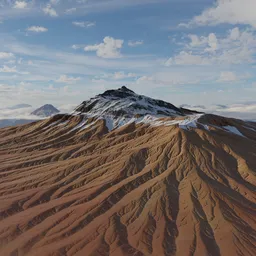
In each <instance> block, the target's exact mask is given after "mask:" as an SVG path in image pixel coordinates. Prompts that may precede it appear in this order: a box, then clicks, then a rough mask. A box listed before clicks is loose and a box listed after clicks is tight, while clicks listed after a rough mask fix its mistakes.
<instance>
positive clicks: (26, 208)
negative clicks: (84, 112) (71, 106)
mask: <svg viewBox="0 0 256 256" xmlns="http://www.w3.org/2000/svg"><path fill="white" fill-rule="evenodd" d="M60 119H61V122H62V125H57V124H56V120H57V121H58V120H60ZM80 122H82V117H81V116H62V115H58V116H55V117H53V118H51V119H48V120H44V121H40V122H37V123H33V124H29V125H24V126H19V127H12V128H5V129H1V130H0V163H1V165H0V211H1V213H0V216H1V221H0V255H3V256H7V255H12V256H20V255H26V256H31V255H36V256H47V255H81V256H85V255H86V256H92V255H93V256H98V255H99V256H100V255H101V256H105V255H111V256H122V255H125V256H126V255H127V256H128V255H134V256H135V255H136V256H141V255H155V256H164V255H166V256H167V255H168V256H169V255H177V256H186V255H189V256H190V255H191V256H192V255H195V256H201V255H202V256H208V255H209V256H210V255H212V256H219V255H232V256H236V255H239V256H241V255H250V256H255V255H256V179H255V173H256V124H255V123H246V122H243V121H239V120H234V119H225V118H221V117H217V116H211V115H204V116H202V117H201V120H200V123H201V124H202V125H204V124H205V125H206V124H207V125H208V129H201V128H200V127H199V128H191V129H181V128H180V127H179V126H178V125H173V126H163V125H161V126H158V127H153V126H151V125H149V124H135V123H131V124H128V125H126V126H123V127H121V128H118V129H114V130H112V131H110V132H109V130H108V129H107V126H106V123H105V121H104V120H98V121H97V122H94V123H93V125H91V126H86V127H85V128H84V129H79V130H78V129H74V127H77V125H78V124H79V123H80ZM221 125H232V126H235V127H236V128H237V129H238V130H239V131H240V133H241V135H242V136H239V135H237V134H234V133H231V132H226V131H224V130H223V129H219V128H218V127H220V126H221Z"/></svg>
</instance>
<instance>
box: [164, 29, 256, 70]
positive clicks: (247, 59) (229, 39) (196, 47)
mask: <svg viewBox="0 0 256 256" xmlns="http://www.w3.org/2000/svg"><path fill="white" fill-rule="evenodd" d="M188 38H189V39H190V42H189V43H188V44H185V47H184V49H183V50H182V51H181V52H180V53H178V54H177V55H175V56H173V57H171V58H170V59H169V60H168V61H167V62H166V65H167V66H170V65H215V64H219V65H221V64H228V65H231V64H244V63H253V62H254V55H255V53H256V35H255V33H254V31H251V30H248V29H247V30H243V31H240V30H239V28H233V29H232V30H229V31H228V32H227V35H226V36H225V37H219V38H217V36H216V35H215V34H214V33H210V34H209V35H208V36H206V37H205V36H201V37H199V36H197V35H188Z"/></svg>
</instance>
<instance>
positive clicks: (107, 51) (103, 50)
mask: <svg viewBox="0 0 256 256" xmlns="http://www.w3.org/2000/svg"><path fill="white" fill-rule="evenodd" d="M123 43H124V40H121V39H114V38H113V37H109V36H107V37H105V38H104V39H103V43H100V44H95V45H87V46H86V47H85V48H84V50H85V51H86V52H89V51H95V52H96V54H97V56H98V57H101V58H120V57H121V53H120V50H121V49H122V47H123Z"/></svg>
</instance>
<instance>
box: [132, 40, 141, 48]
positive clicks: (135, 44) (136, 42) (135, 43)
mask: <svg viewBox="0 0 256 256" xmlns="http://www.w3.org/2000/svg"><path fill="white" fill-rule="evenodd" d="M143 44H144V41H143V40H140V41H132V40H130V41H129V42H128V45H129V46H130V47H136V46H139V45H143Z"/></svg>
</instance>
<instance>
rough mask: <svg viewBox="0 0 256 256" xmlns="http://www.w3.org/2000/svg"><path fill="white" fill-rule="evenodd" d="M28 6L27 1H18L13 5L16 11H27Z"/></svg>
mask: <svg viewBox="0 0 256 256" xmlns="http://www.w3.org/2000/svg"><path fill="white" fill-rule="evenodd" d="M27 6H28V3H27V2H25V1H16V2H15V3H14V5H13V8H15V9H25V8H26V7H27Z"/></svg>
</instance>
